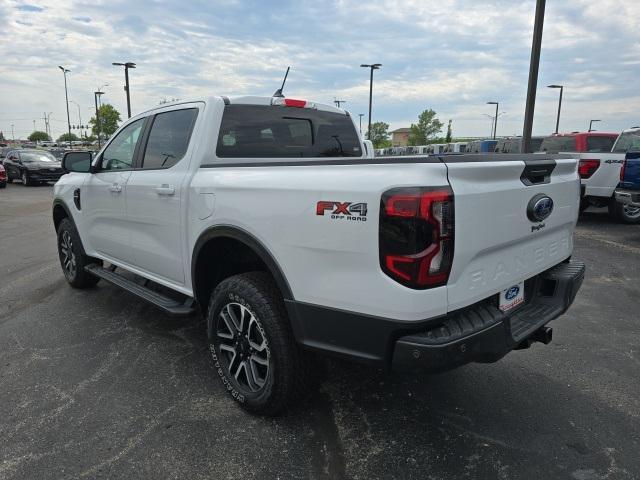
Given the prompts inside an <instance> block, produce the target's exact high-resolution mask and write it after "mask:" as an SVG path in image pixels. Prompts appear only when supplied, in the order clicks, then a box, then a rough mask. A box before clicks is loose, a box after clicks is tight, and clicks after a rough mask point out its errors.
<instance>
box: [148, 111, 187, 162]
mask: <svg viewBox="0 0 640 480" xmlns="http://www.w3.org/2000/svg"><path fill="white" fill-rule="evenodd" d="M197 116H198V109H197V108H188V109H184V110H172V111H170V112H165V113H159V114H158V115H156V116H155V118H154V120H153V125H152V127H151V132H150V133H149V140H148V141H147V147H146V149H145V152H144V158H143V160H142V168H145V169H155V168H169V167H172V166H173V165H175V164H176V163H178V162H179V161H180V160H181V159H182V157H184V155H185V153H187V147H188V146H189V139H190V138H191V132H192V131H193V125H194V123H195V120H196V117H197Z"/></svg>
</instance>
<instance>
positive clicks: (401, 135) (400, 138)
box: [391, 128, 411, 147]
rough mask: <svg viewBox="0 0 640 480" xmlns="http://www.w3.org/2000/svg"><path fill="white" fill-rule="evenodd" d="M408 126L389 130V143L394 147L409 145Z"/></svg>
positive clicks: (409, 130)
mask: <svg viewBox="0 0 640 480" xmlns="http://www.w3.org/2000/svg"><path fill="white" fill-rule="evenodd" d="M410 133H411V129H410V128H398V129H397V130H394V131H393V132H391V145H393V146H394V147H406V146H407V145H409V134H410Z"/></svg>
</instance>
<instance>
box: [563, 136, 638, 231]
mask: <svg viewBox="0 0 640 480" xmlns="http://www.w3.org/2000/svg"><path fill="white" fill-rule="evenodd" d="M630 150H640V127H634V128H630V129H628V130H624V131H623V132H622V133H621V134H620V136H619V137H618V139H617V140H616V142H615V143H614V145H613V148H612V150H611V152H610V153H574V154H572V156H574V157H575V158H576V159H578V161H579V164H578V173H579V175H580V181H581V204H580V207H581V209H582V210H584V209H586V208H587V207H589V206H596V207H608V209H609V213H610V214H611V215H612V216H613V217H614V218H615V219H616V220H618V221H620V222H623V223H631V224H637V223H640V208H638V207H636V206H633V205H630V204H625V203H621V202H618V201H617V200H616V198H615V195H614V192H615V190H616V186H617V185H618V183H619V182H620V169H621V168H622V165H623V163H624V159H625V155H626V153H627V152H628V151H630Z"/></svg>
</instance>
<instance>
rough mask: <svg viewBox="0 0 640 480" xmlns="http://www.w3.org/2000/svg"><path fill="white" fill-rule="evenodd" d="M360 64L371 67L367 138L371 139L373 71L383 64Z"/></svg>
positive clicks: (363, 66)
mask: <svg viewBox="0 0 640 480" xmlns="http://www.w3.org/2000/svg"><path fill="white" fill-rule="evenodd" d="M360 66H361V67H362V68H370V69H371V76H370V77H369V128H368V129H367V140H371V103H372V101H373V71H374V70H378V69H379V68H380V67H381V66H382V64H381V63H373V64H371V65H368V64H362V65H360Z"/></svg>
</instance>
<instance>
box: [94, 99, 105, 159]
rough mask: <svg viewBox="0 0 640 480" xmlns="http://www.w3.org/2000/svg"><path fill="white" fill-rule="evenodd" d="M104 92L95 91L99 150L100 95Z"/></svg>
mask: <svg viewBox="0 0 640 480" xmlns="http://www.w3.org/2000/svg"><path fill="white" fill-rule="evenodd" d="M103 93H104V92H101V91H97V92H93V99H94V101H95V102H96V128H97V129H98V150H100V130H101V126H100V110H99V109H98V97H99V96H100V95H102V94H103Z"/></svg>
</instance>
